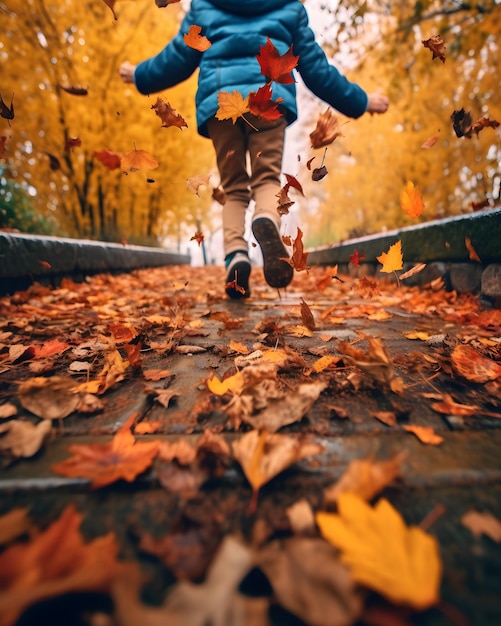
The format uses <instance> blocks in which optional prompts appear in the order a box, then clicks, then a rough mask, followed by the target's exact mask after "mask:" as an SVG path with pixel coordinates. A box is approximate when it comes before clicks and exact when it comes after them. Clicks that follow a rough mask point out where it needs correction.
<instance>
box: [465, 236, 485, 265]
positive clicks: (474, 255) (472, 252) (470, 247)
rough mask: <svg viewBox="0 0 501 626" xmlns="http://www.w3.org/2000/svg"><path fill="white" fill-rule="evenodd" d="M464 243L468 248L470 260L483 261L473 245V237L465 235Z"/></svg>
mask: <svg viewBox="0 0 501 626" xmlns="http://www.w3.org/2000/svg"><path fill="white" fill-rule="evenodd" d="M464 243H465V246H466V249H467V250H468V256H469V258H470V261H476V262H477V263H482V261H481V260H480V257H479V256H478V254H477V252H476V250H475V248H474V247H473V244H472V243H471V239H470V238H469V237H465V238H464Z"/></svg>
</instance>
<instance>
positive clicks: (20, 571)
mask: <svg viewBox="0 0 501 626" xmlns="http://www.w3.org/2000/svg"><path fill="white" fill-rule="evenodd" d="M81 521H82V516H81V515H80V514H79V513H77V511H76V510H75V508H74V507H73V506H69V507H67V508H66V509H65V510H64V512H63V513H62V515H61V517H60V518H59V519H58V520H56V521H55V522H53V523H52V524H51V525H50V526H49V527H48V528H47V529H46V530H44V531H42V532H41V533H40V534H38V535H36V536H35V537H34V538H32V539H31V540H30V541H29V543H15V544H13V545H11V546H9V547H7V548H6V549H5V550H4V552H2V554H0V615H1V618H0V624H1V625H2V626H11V625H13V624H14V623H15V622H16V620H17V619H18V618H19V616H20V615H21V614H22V612H23V611H24V610H25V609H26V608H27V607H29V606H31V605H32V604H34V603H35V602H38V601H40V600H45V599H48V598H53V597H55V596H58V595H63V594H65V593H71V592H86V591H97V592H106V591H108V590H109V588H110V583H111V581H112V579H113V577H114V576H115V575H116V573H117V569H118V563H117V561H116V555H117V544H116V540H115V536H114V534H113V533H109V534H108V535H105V536H104V537H98V538H97V539H94V540H93V541H90V542H88V543H84V541H83V539H82V536H81V534H80V531H79V527H80V524H81Z"/></svg>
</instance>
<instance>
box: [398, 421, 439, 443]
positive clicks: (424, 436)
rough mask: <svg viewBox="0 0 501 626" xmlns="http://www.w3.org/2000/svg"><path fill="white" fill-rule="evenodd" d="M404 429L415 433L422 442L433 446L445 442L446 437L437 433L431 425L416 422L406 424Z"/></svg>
mask: <svg viewBox="0 0 501 626" xmlns="http://www.w3.org/2000/svg"><path fill="white" fill-rule="evenodd" d="M404 430H406V431H407V432H409V433H412V434H413V435H416V437H417V438H418V439H419V441H421V442H422V443H427V444H429V445H431V446H439V445H440V444H441V443H443V441H444V438H443V437H441V436H440V435H437V434H436V433H435V431H434V430H433V428H432V427H431V426H416V425H414V424H404Z"/></svg>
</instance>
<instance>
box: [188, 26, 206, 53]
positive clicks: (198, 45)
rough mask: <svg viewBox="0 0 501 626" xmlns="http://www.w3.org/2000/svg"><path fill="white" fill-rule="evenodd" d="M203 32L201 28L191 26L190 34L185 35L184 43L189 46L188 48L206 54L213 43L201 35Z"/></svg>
mask: <svg viewBox="0 0 501 626" xmlns="http://www.w3.org/2000/svg"><path fill="white" fill-rule="evenodd" d="M201 32H202V27H201V26H196V25H195V24H192V25H191V26H190V28H189V29H188V32H187V33H186V35H184V43H185V44H186V45H187V46H188V48H193V49H194V50H198V51H199V52H205V50H207V49H208V48H210V47H211V42H210V41H209V40H208V39H207V37H204V36H203V35H201V34H200V33H201Z"/></svg>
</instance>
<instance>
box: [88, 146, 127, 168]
mask: <svg viewBox="0 0 501 626" xmlns="http://www.w3.org/2000/svg"><path fill="white" fill-rule="evenodd" d="M94 156H95V157H96V159H97V160H98V161H101V163H102V164H103V165H104V166H106V167H107V168H108V169H109V170H117V169H119V168H120V165H121V162H122V155H121V154H120V153H119V152H113V151H112V150H106V149H104V150H98V151H96V152H94Z"/></svg>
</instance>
